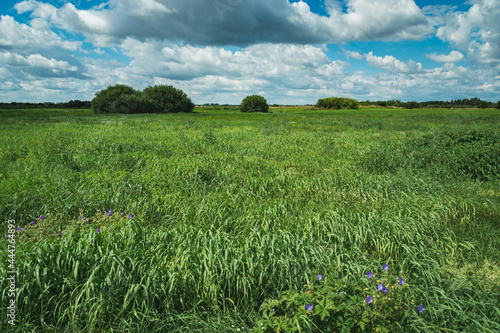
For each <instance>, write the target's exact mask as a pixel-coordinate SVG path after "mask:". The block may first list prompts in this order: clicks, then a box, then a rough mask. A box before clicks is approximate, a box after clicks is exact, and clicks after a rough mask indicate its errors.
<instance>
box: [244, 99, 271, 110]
mask: <svg viewBox="0 0 500 333" xmlns="http://www.w3.org/2000/svg"><path fill="white" fill-rule="evenodd" d="M240 111H241V112H268V111H269V105H267V101H266V99H265V98H264V97H262V96H259V95H251V96H247V97H245V98H244V99H243V101H242V102H241V105H240Z"/></svg>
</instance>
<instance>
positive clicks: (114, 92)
mask: <svg viewBox="0 0 500 333" xmlns="http://www.w3.org/2000/svg"><path fill="white" fill-rule="evenodd" d="M137 94H138V91H137V90H135V89H134V88H132V87H130V86H127V85H124V84H116V85H114V86H109V87H107V88H106V89H103V90H101V91H98V92H97V93H96V94H95V97H94V99H93V100H92V103H91V105H92V110H93V111H94V113H117V112H118V110H120V108H118V109H116V107H117V106H120V105H122V104H123V101H122V102H119V101H118V100H119V99H122V98H123V96H126V95H137Z"/></svg>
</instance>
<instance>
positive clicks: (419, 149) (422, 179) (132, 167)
mask: <svg viewBox="0 0 500 333" xmlns="http://www.w3.org/2000/svg"><path fill="white" fill-rule="evenodd" d="M0 118H1V122H0V129H1V131H0V138H1V140H0V187H1V188H2V191H1V192H0V215H1V216H2V218H3V220H4V221H5V222H6V221H7V220H8V219H15V220H16V228H18V231H17V232H16V236H15V239H16V244H17V248H16V251H15V255H16V257H15V263H16V265H17V267H18V280H17V287H18V294H17V297H16V305H17V307H18V308H17V314H18V317H17V319H18V320H19V322H18V325H16V327H15V332H42V331H43V332H103V331H109V332H144V331H150V332H236V331H249V330H250V329H252V331H254V332H262V331H265V332H273V331H281V332H286V331H293V330H301V331H302V332H334V331H335V332H362V331H377V330H378V331H382V332H384V331H391V332H498V331H500V288H499V281H500V267H499V260H500V251H498V249H500V227H499V221H500V214H499V208H500V186H499V185H500V179H499V170H498V165H500V130H499V129H500V126H499V125H500V111H499V110H497V109H484V110H483V109H473V110H472V109H456V110H448V109H414V110H405V109H366V110H363V109H361V110H311V109H305V108H300V107H297V108H271V109H269V112H267V113H241V112H239V111H238V110H222V109H216V108H203V109H201V108H200V109H195V112H193V113H188V114H185V113H184V114H183V113H167V114H128V115H125V114H95V113H93V112H92V111H91V110H89V109H78V110H71V109H65V110H52V109H47V110H0ZM5 224H6V223H3V224H2V226H5ZM2 232H4V233H5V234H6V233H7V229H6V227H5V228H4V229H3V230H2ZM0 247H1V251H0V254H1V255H0V290H1V298H0V300H1V302H0V303H1V304H0V307H1V308H2V309H4V311H5V309H6V304H7V302H8V301H9V298H8V296H7V293H6V290H7V288H8V285H7V281H6V275H7V271H9V269H8V267H7V265H8V253H7V251H6V249H7V241H6V238H2V241H1V244H0ZM386 265H387V266H386ZM384 288H387V291H385V289H384ZM379 297H380V298H379ZM1 325H3V326H2V327H0V331H7V329H8V327H7V326H6V321H5V320H2V321H1Z"/></svg>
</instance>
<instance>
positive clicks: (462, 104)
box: [360, 97, 500, 109]
mask: <svg viewBox="0 0 500 333" xmlns="http://www.w3.org/2000/svg"><path fill="white" fill-rule="evenodd" d="M360 105H364V106H368V105H377V106H382V107H387V106H393V107H401V108H406V109H418V108H481V109H486V108H497V109H500V101H498V102H497V103H494V102H489V101H483V100H481V99H480V98H478V97H474V98H470V99H469V98H464V99H452V100H451V101H426V102H416V101H411V102H402V101H401V100H399V99H395V100H394V99H393V100H388V101H363V102H360Z"/></svg>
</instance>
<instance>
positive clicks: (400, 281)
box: [398, 278, 405, 286]
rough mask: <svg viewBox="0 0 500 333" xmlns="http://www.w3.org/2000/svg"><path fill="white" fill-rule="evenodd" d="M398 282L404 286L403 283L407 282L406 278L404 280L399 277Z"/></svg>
mask: <svg viewBox="0 0 500 333" xmlns="http://www.w3.org/2000/svg"><path fill="white" fill-rule="evenodd" d="M398 284H399V285H400V286H402V285H403V284H405V280H403V279H402V278H398Z"/></svg>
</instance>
